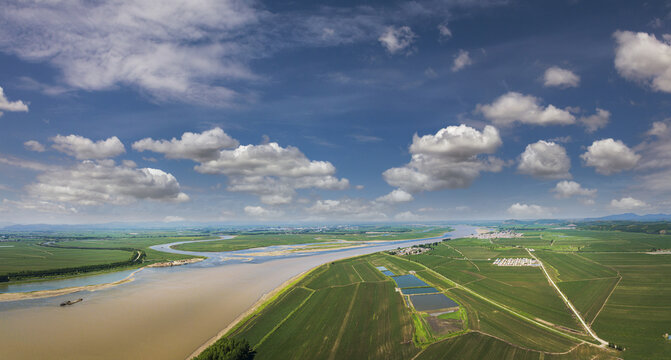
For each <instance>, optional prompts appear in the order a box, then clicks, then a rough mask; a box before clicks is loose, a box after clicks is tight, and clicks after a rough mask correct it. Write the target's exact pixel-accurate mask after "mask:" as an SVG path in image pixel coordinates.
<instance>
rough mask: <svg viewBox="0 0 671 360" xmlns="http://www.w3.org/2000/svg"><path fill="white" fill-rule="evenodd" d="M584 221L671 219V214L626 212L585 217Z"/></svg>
mask: <svg viewBox="0 0 671 360" xmlns="http://www.w3.org/2000/svg"><path fill="white" fill-rule="evenodd" d="M583 221H671V214H646V215H638V214H634V213H625V214H617V215H608V216H602V217H598V218H586V219H583Z"/></svg>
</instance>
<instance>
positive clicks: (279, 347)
mask: <svg viewBox="0 0 671 360" xmlns="http://www.w3.org/2000/svg"><path fill="white" fill-rule="evenodd" d="M355 269H357V270H355ZM361 269H372V270H374V271H377V270H376V269H375V268H374V267H373V266H372V265H371V264H370V263H369V262H368V261H366V260H365V258H356V259H351V260H345V261H339V262H335V263H332V264H327V265H324V266H322V267H320V268H318V269H317V270H315V271H313V272H312V273H310V274H309V275H308V276H307V277H306V278H304V279H302V280H301V281H300V282H298V283H297V284H296V285H295V286H294V287H293V288H292V289H291V290H289V291H288V292H287V293H285V294H283V296H280V297H279V298H278V299H277V300H275V301H274V302H272V303H270V304H269V305H268V306H267V307H265V308H264V309H263V310H261V311H260V312H259V313H258V314H256V315H255V316H254V317H252V318H250V319H248V320H247V321H245V322H244V323H243V324H242V326H240V327H238V328H237V329H235V330H234V331H233V332H231V333H230V334H229V336H233V337H240V338H245V339H247V340H248V341H250V343H251V344H252V346H253V347H254V348H255V349H256V351H257V352H258V353H257V358H258V359H287V358H295V359H301V358H337V359H342V358H351V359H407V358H411V357H412V356H413V355H414V354H416V353H417V352H419V350H420V349H419V348H417V347H416V346H415V345H414V344H413V342H412V338H413V325H412V318H411V313H410V311H409V310H408V309H407V308H406V307H405V304H404V302H403V299H402V297H401V295H400V294H398V293H396V292H395V291H394V287H395V286H394V283H393V281H391V279H390V278H388V277H384V276H382V275H381V274H380V277H377V276H373V274H368V275H363V276H359V275H358V273H357V272H360V270H361ZM378 273H379V272H378ZM363 279H366V280H363ZM324 309H328V311H325V310H324Z"/></svg>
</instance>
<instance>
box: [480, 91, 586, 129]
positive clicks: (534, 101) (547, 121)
mask: <svg viewBox="0 0 671 360" xmlns="http://www.w3.org/2000/svg"><path fill="white" fill-rule="evenodd" d="M476 111H478V112H480V113H482V114H483V115H484V116H485V118H487V119H489V120H490V121H492V122H493V123H495V124H498V125H512V124H514V123H516V122H519V123H521V124H531V125H569V124H573V123H575V116H573V115H572V114H571V112H570V111H569V108H566V109H559V108H557V107H555V106H554V105H548V106H545V107H543V106H541V105H540V99H538V98H537V97H534V96H531V95H523V94H520V93H518V92H514V91H511V92H508V93H506V94H504V95H501V96H500V97H499V98H498V99H496V100H494V102H493V103H491V104H485V105H482V104H478V106H477V107H476Z"/></svg>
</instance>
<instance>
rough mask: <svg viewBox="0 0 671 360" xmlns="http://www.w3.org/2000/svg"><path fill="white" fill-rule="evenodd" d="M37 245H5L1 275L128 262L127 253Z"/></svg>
mask: <svg viewBox="0 0 671 360" xmlns="http://www.w3.org/2000/svg"><path fill="white" fill-rule="evenodd" d="M37 243H38V242H37V241H21V242H5V243H2V245H3V246H11V247H0V274H5V273H9V272H17V271H24V270H47V269H54V268H65V267H71V266H84V265H95V264H104V263H111V262H116V261H124V260H127V259H128V257H129V256H130V253H129V252H128V251H122V250H78V249H58V248H54V247H45V246H39V245H37Z"/></svg>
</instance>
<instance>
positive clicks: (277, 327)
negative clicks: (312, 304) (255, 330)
mask: <svg viewBox="0 0 671 360" xmlns="http://www.w3.org/2000/svg"><path fill="white" fill-rule="evenodd" d="M306 289H307V288H306ZM308 290H310V291H312V292H311V293H310V295H308V297H306V298H305V300H303V301H302V302H301V303H300V304H298V306H296V308H295V309H293V310H291V312H290V313H289V314H287V316H285V317H284V319H282V320H281V321H280V322H278V323H277V325H275V326H274V327H273V328H272V329H271V330H270V331H268V333H267V334H266V335H265V336H264V337H262V338H261V340H259V342H258V343H256V344H255V345H254V347H255V348H256V347H257V346H259V345H261V344H263V342H264V341H266V339H267V338H268V337H270V335H272V334H273V333H274V332H275V330H277V329H279V327H280V326H282V324H284V323H285V322H286V321H287V320H289V318H290V317H291V316H292V315H293V314H294V313H296V311H298V309H300V308H302V307H303V305H305V303H306V302H308V300H310V298H311V297H312V295H314V294H315V293H316V292H317V290H312V289H308Z"/></svg>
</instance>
